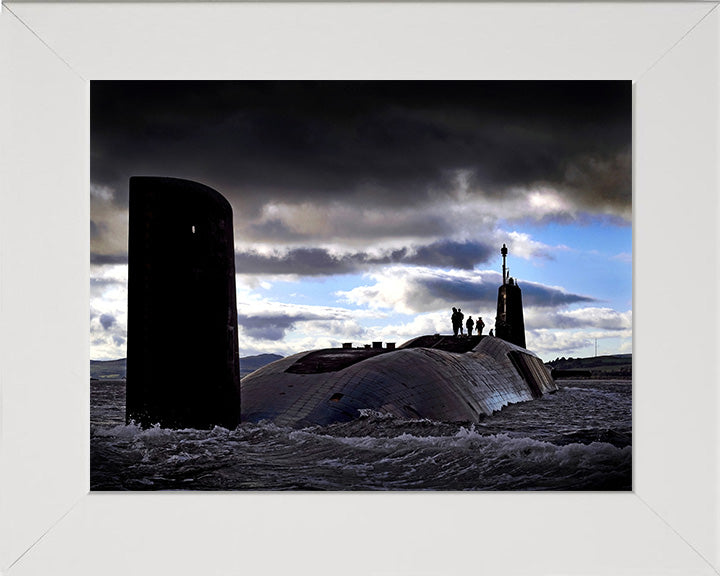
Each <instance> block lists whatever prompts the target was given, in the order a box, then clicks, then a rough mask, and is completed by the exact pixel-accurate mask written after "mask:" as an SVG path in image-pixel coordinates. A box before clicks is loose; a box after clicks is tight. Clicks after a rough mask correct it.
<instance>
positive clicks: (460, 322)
mask: <svg viewBox="0 0 720 576" xmlns="http://www.w3.org/2000/svg"><path fill="white" fill-rule="evenodd" d="M457 313H458V327H459V328H460V336H462V335H463V319H464V318H465V314H463V313H462V309H461V308H458V312H457Z"/></svg>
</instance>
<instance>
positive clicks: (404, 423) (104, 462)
mask: <svg viewBox="0 0 720 576" xmlns="http://www.w3.org/2000/svg"><path fill="white" fill-rule="evenodd" d="M559 385H560V390H559V391H558V392H556V393H554V394H550V395H546V396H543V397H542V398H540V399H538V400H534V401H531V402H523V403H520V404H513V405H510V406H507V407H505V408H504V409H503V410H501V411H500V412H498V413H495V414H493V415H492V416H489V417H487V418H485V419H484V420H483V421H482V422H480V423H476V424H469V423H468V424H447V423H440V422H433V421H430V420H405V419H399V418H394V417H390V416H387V415H383V414H377V413H372V412H367V413H364V414H362V415H361V416H360V417H359V418H358V419H357V420H354V421H352V422H347V423H342V424H334V425H330V426H324V427H320V426H315V427H310V428H304V429H300V430H296V429H292V428H285V427H279V426H275V425H274V424H270V423H260V424H242V425H240V426H239V427H238V428H237V429H235V430H227V429H225V428H220V427H216V428H215V429H214V430H194V429H185V430H171V429H163V428H150V429H146V430H142V429H140V428H139V427H137V426H135V425H133V424H131V425H125V421H124V414H125V386H124V383H122V382H108V381H93V382H92V383H91V426H90V455H91V463H90V482H91V489H92V490H631V489H632V416H631V414H632V386H631V383H630V382H629V381H618V380H572V381H570V380H568V381H561V382H560V383H559Z"/></svg>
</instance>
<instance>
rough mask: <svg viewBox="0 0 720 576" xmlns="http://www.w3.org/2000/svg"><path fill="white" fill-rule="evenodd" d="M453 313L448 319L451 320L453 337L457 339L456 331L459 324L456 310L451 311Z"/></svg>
mask: <svg viewBox="0 0 720 576" xmlns="http://www.w3.org/2000/svg"><path fill="white" fill-rule="evenodd" d="M452 311H453V313H452V316H451V317H450V319H451V320H452V327H453V336H455V337H457V335H458V330H459V328H460V326H459V322H458V311H457V308H453V309H452Z"/></svg>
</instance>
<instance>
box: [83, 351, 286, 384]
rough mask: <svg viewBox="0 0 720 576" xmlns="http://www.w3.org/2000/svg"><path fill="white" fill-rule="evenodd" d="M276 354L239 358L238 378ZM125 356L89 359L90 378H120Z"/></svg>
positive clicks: (124, 372)
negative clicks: (116, 358)
mask: <svg viewBox="0 0 720 576" xmlns="http://www.w3.org/2000/svg"><path fill="white" fill-rule="evenodd" d="M281 358H282V356H278V355H277V354H258V355H257V356H245V357H243V358H240V378H243V377H245V376H247V375H248V374H250V372H254V371H255V370H257V369H258V368H262V367H263V366H265V364H270V362H275V360H280V359H281ZM126 365H127V364H126V358H120V359H119V360H90V378H93V379H95V380H122V379H123V378H125V374H126Z"/></svg>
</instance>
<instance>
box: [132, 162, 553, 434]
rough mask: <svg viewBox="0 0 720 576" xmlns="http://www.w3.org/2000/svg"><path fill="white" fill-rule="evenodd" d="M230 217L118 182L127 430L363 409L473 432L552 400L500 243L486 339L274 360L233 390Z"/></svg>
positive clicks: (345, 415) (225, 211)
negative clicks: (512, 411) (123, 188)
mask: <svg viewBox="0 0 720 576" xmlns="http://www.w3.org/2000/svg"><path fill="white" fill-rule="evenodd" d="M232 218H233V214H232V207H231V206H230V204H229V203H228V202H227V200H226V199H225V198H224V197H223V196H222V195H221V194H220V193H219V192H217V191H216V190H214V189H212V188H210V187H208V186H205V185H203V184H200V183H197V182H193V181H190V180H183V179H177V178H167V177H157V176H134V177H132V178H130V182H129V242H128V332H127V377H126V406H125V419H126V422H127V423H128V424H129V423H132V422H134V423H135V424H137V425H140V426H142V427H149V426H154V425H160V426H162V427H165V428H177V429H179V428H196V429H211V428H213V427H214V426H222V427H224V428H228V429H233V428H235V427H237V426H238V425H239V424H240V423H242V422H259V421H270V422H274V423H276V424H278V425H283V426H289V427H295V428H301V427H307V426H315V425H319V426H325V425H328V424H332V423H335V422H345V421H349V420H352V419H355V418H358V417H360V416H361V415H362V414H364V413H368V411H374V412H377V413H381V414H387V415H392V416H396V417H400V418H407V419H430V420H434V421H439V422H478V421H479V420H480V419H482V418H483V417H484V416H487V415H490V414H492V413H493V412H495V411H497V410H500V409H501V408H503V407H504V406H507V405H508V404H513V403H516V402H524V401H528V400H532V399H535V398H539V397H540V396H542V395H543V394H546V393H549V392H553V391H555V390H557V385H556V384H555V381H554V380H553V378H552V375H551V373H550V371H549V370H548V369H547V368H546V367H545V365H544V364H543V362H542V360H541V359H540V358H539V357H538V356H536V355H535V354H533V353H532V352H530V351H529V350H527V349H526V347H525V327H524V319H523V308H522V293H521V290H520V286H519V285H518V283H517V282H516V281H515V280H514V279H513V278H511V277H510V276H509V272H508V270H507V266H506V257H507V252H508V251H507V247H506V246H505V245H504V244H503V247H502V249H501V254H502V284H501V285H500V286H499V287H498V299H497V316H496V318H495V334H494V336H490V335H487V336H482V335H476V336H462V335H461V336H455V335H453V336H445V335H440V334H432V335H424V336H419V337H417V338H413V339H412V340H409V341H408V342H405V343H404V344H402V345H401V346H398V347H395V345H394V344H392V343H386V345H385V346H383V343H382V342H375V343H373V344H372V345H363V346H362V347H353V346H352V343H346V344H343V345H342V347H340V348H326V349H321V350H312V351H307V352H301V353H299V354H295V355H292V356H289V357H287V358H283V359H281V360H277V361H276V362H273V363H271V364H268V365H266V366H264V367H262V368H260V369H259V370H256V371H255V372H253V373H252V374H249V375H247V376H246V377H245V378H243V379H242V380H240V376H239V373H240V370H239V350H238V323H237V303H236V290H235V259H234V239H233V225H232ZM181 311H182V313H180V312H181Z"/></svg>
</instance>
